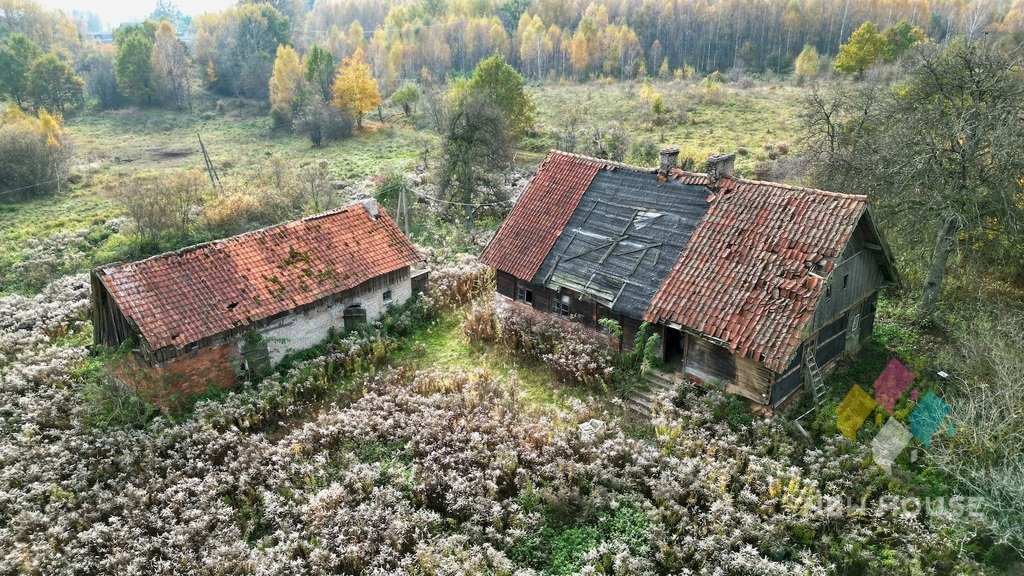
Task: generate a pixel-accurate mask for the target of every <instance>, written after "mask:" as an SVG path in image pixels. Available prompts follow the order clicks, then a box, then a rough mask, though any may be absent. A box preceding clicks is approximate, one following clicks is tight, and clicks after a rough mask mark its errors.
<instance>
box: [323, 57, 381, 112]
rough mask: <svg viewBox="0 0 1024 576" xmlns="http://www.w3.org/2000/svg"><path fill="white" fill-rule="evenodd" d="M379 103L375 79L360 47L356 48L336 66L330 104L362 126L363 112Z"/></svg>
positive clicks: (378, 92) (368, 110) (372, 108)
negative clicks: (349, 115)
mask: <svg viewBox="0 0 1024 576" xmlns="http://www.w3.org/2000/svg"><path fill="white" fill-rule="evenodd" d="M380 103H381V98H380V89H379V88H378V87H377V80H375V79H374V77H373V72H372V71H371V70H370V65H369V63H367V61H366V57H365V56H364V55H363V50H362V48H357V49H356V51H355V52H354V53H353V54H352V55H351V56H349V57H347V58H345V60H343V61H342V63H341V66H339V67H338V73H337V74H336V75H335V77H334V88H333V89H332V90H331V104H333V105H334V107H335V108H337V109H339V110H342V111H346V112H348V113H349V114H351V115H352V116H354V117H355V119H356V127H358V128H362V126H363V114H365V113H366V112H370V111H372V110H374V109H376V108H377V107H378V106H380Z"/></svg>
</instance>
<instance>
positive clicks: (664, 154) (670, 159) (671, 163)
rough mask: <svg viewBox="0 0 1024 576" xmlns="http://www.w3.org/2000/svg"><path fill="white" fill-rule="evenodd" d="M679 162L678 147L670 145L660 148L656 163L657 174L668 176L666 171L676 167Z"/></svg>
mask: <svg viewBox="0 0 1024 576" xmlns="http://www.w3.org/2000/svg"><path fill="white" fill-rule="evenodd" d="M678 163H679V148H677V147H675V146H672V147H671V148H662V149H661V161H660V162H659V164H658V174H661V175H662V176H668V173H669V172H670V171H671V170H672V169H673V168H675V167H676V164H678Z"/></svg>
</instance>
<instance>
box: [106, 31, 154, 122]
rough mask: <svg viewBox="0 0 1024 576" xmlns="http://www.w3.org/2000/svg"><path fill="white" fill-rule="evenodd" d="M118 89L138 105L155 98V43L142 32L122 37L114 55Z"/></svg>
mask: <svg viewBox="0 0 1024 576" xmlns="http://www.w3.org/2000/svg"><path fill="white" fill-rule="evenodd" d="M114 74H115V76H116V77H117V88H118V89H119V90H120V91H121V93H122V94H124V95H125V96H127V97H129V98H131V99H133V100H135V101H136V102H138V103H147V104H148V103H149V102H151V101H152V98H153V90H152V83H153V42H152V41H151V40H150V39H149V38H147V37H146V36H145V35H144V34H143V33H141V32H132V33H131V34H128V35H127V36H122V37H121V38H120V39H119V41H118V42H117V52H116V53H115V54H114Z"/></svg>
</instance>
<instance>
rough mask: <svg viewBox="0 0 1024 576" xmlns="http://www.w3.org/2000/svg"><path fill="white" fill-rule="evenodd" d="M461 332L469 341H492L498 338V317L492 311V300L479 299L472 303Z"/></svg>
mask: <svg viewBox="0 0 1024 576" xmlns="http://www.w3.org/2000/svg"><path fill="white" fill-rule="evenodd" d="M462 332H463V333H464V334H465V335H466V337H467V338H469V341H470V342H494V341H495V340H497V339H498V317H497V315H496V314H495V312H494V300H492V299H490V298H484V299H481V300H480V301H478V302H474V303H473V307H472V308H470V310H469V315H468V316H467V317H466V321H465V322H463V323H462Z"/></svg>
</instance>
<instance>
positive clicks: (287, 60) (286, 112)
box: [270, 45, 306, 125]
mask: <svg viewBox="0 0 1024 576" xmlns="http://www.w3.org/2000/svg"><path fill="white" fill-rule="evenodd" d="M305 86H306V79H305V78H304V77H303V69H302V64H301V62H300V60H299V53H298V52H296V51H295V48H292V47H291V46H283V45H282V46H278V47H277V57H276V58H275V59H274V71H273V73H272V74H271V75H270V116H271V117H272V118H273V119H274V124H275V125H280V124H287V123H289V122H291V121H292V116H293V114H294V113H295V110H296V108H297V107H298V105H299V101H300V96H301V95H302V92H303V90H304V89H305Z"/></svg>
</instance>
